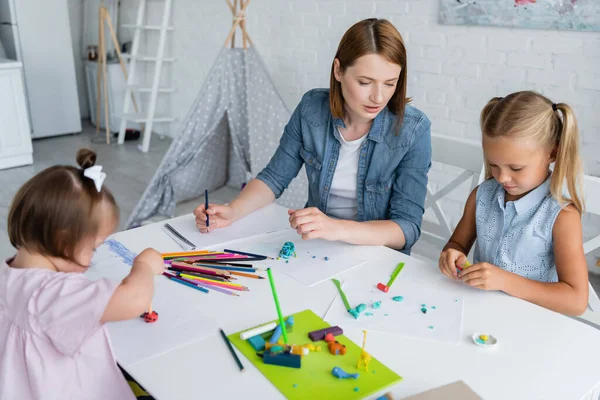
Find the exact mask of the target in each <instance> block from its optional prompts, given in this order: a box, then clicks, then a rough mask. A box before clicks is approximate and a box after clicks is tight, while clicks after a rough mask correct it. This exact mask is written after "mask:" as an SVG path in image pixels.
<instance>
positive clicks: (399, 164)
mask: <svg viewBox="0 0 600 400" xmlns="http://www.w3.org/2000/svg"><path fill="white" fill-rule="evenodd" d="M395 119H396V115H395V114H394V113H392V112H391V111H389V109H388V108H387V107H385V108H384V109H383V110H382V111H381V112H380V113H379V114H378V115H377V117H375V120H374V121H373V124H372V126H371V129H370V131H369V133H368V136H367V140H365V141H364V143H363V144H362V145H361V148H360V155H359V161H358V174H357V180H358V181H357V188H356V192H357V193H356V202H357V212H358V216H357V220H358V221H373V220H390V221H394V222H395V223H397V224H398V225H399V226H400V228H401V229H402V231H403V232H404V236H405V238H406V244H405V246H404V249H403V250H402V251H403V252H404V253H406V254H410V248H411V247H412V246H413V244H414V243H415V242H416V241H417V239H418V238H419V236H420V234H421V221H422V218H423V212H424V204H425V195H426V193H427V173H428V171H429V168H430V166H431V133H430V126H431V123H430V122H429V119H428V118H427V117H426V116H425V114H424V113H423V112H421V111H420V110H418V109H416V108H414V107H412V106H408V105H407V106H406V109H405V113H404V120H403V122H402V127H401V129H400V133H399V134H397V135H396V133H395V132H394V122H395ZM338 126H341V127H344V128H345V126H344V122H343V121H342V119H339V118H334V117H333V116H332V115H331V109H330V108H329V89H313V90H311V91H309V92H307V93H306V94H304V96H303V97H302V100H301V101H300V104H299V105H298V107H296V110H295V111H294V113H293V114H292V116H291V118H290V121H289V122H288V124H287V125H286V127H285V129H284V132H283V136H282V137H281V140H280V142H279V147H278V148H277V150H276V151H275V154H274V155H273V157H272V158H271V160H270V161H269V164H268V165H267V166H266V167H265V168H264V169H263V170H262V171H261V172H260V173H259V174H258V175H257V177H256V178H257V179H260V180H261V181H262V182H264V183H265V184H266V185H267V186H269V188H271V190H272V191H273V193H274V194H275V197H276V198H279V196H281V194H282V193H283V191H284V190H285V189H286V188H287V187H288V185H289V183H290V182H291V181H292V179H294V178H295V177H296V175H297V174H298V171H300V168H302V165H303V164H305V166H306V174H307V176H308V201H307V203H306V207H317V208H319V209H320V210H321V211H322V212H324V213H325V214H327V200H328V199H329V192H330V187H331V181H332V180H333V174H334V172H335V167H336V164H337V160H338V156H339V151H340V141H339V132H338V130H337V129H336V127H338Z"/></svg>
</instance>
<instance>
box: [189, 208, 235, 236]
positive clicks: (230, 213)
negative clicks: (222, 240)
mask: <svg viewBox="0 0 600 400" xmlns="http://www.w3.org/2000/svg"><path fill="white" fill-rule="evenodd" d="M194 215H195V216H196V227H197V228H198V230H199V231H200V232H201V233H208V232H210V231H214V230H215V229H219V228H225V227H226V226H229V225H231V223H232V222H233V221H235V213H234V210H233V208H231V206H228V205H224V204H209V205H208V210H206V209H205V205H204V204H200V205H199V206H198V207H196V209H195V210H194ZM207 215H208V226H206V218H207Z"/></svg>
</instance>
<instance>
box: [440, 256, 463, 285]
mask: <svg viewBox="0 0 600 400" xmlns="http://www.w3.org/2000/svg"><path fill="white" fill-rule="evenodd" d="M466 264H467V256H465V255H464V254H463V253H462V252H460V251H458V250H455V249H447V250H444V251H442V254H440V259H439V260H438V265H439V268H440V271H442V273H443V274H444V275H446V276H447V277H449V278H452V279H459V278H458V272H457V270H456V269H457V267H459V268H465V266H466Z"/></svg>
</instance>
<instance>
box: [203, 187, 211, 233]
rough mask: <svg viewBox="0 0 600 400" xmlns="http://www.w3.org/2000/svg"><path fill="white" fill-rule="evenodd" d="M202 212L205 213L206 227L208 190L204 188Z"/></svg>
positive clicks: (207, 222) (208, 224)
mask: <svg viewBox="0 0 600 400" xmlns="http://www.w3.org/2000/svg"><path fill="white" fill-rule="evenodd" d="M204 213H205V214H206V227H207V228H208V227H209V226H210V222H209V220H208V190H206V189H204Z"/></svg>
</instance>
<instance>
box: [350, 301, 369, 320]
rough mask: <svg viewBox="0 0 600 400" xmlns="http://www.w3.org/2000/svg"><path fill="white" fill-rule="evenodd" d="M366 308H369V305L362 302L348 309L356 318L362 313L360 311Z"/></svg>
mask: <svg viewBox="0 0 600 400" xmlns="http://www.w3.org/2000/svg"><path fill="white" fill-rule="evenodd" d="M366 309H367V305H366V304H365V303H360V304H359V305H357V306H356V307H354V309H350V310H348V311H349V312H350V314H352V316H353V317H354V319H358V316H359V315H360V313H361V312H363V311H365V310H366Z"/></svg>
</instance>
